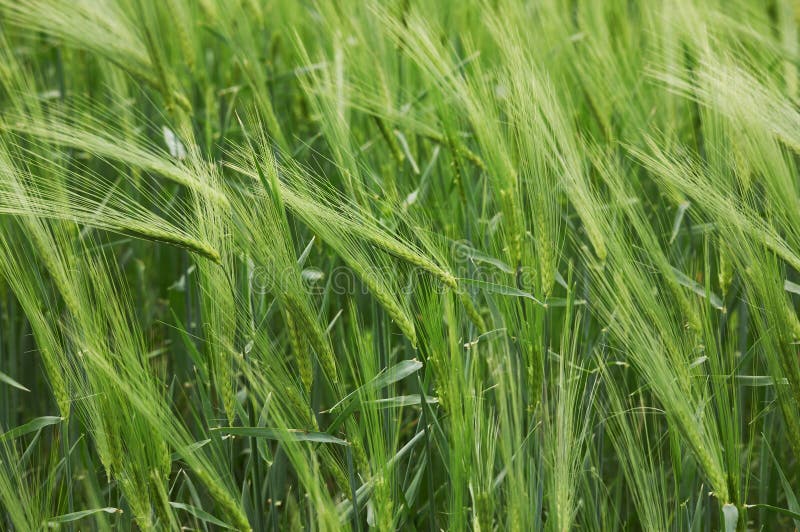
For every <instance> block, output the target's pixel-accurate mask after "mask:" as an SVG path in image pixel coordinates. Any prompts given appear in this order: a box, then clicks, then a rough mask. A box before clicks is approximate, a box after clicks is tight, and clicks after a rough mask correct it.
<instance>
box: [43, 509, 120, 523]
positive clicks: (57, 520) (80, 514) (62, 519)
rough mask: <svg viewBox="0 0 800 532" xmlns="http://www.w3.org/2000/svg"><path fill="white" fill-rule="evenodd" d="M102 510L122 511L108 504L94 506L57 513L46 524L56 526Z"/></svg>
mask: <svg viewBox="0 0 800 532" xmlns="http://www.w3.org/2000/svg"><path fill="white" fill-rule="evenodd" d="M103 512H105V513H107V514H115V513H122V510H120V509H119V508H112V507H110V506H108V507H106V508H94V509H92V510H80V511H78V512H72V513H68V514H63V515H59V516H58V517H53V518H51V519H49V520H48V521H47V524H48V525H49V526H57V525H60V524H63V523H71V522H73V521H77V520H79V519H83V518H84V517H89V516H91V515H95V514H99V513H103Z"/></svg>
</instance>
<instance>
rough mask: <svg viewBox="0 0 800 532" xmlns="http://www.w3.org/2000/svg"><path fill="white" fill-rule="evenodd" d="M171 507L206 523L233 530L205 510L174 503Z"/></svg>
mask: <svg viewBox="0 0 800 532" xmlns="http://www.w3.org/2000/svg"><path fill="white" fill-rule="evenodd" d="M169 505H170V506H172V507H173V508H177V509H178V510H183V511H185V512H188V513H190V514H192V515H193V516H195V517H196V518H198V519H200V520H201V521H204V522H206V523H210V524H212V525H217V526H219V527H222V528H225V529H227V530H233V527H232V526H231V525H229V524H228V523H226V522H224V521H220V520H219V519H217V518H216V517H214V516H213V515H211V514H210V513H208V512H206V511H205V510H201V509H200V508H196V507H194V506H191V505H189V504H183V503H182V502H172V501H170V503H169Z"/></svg>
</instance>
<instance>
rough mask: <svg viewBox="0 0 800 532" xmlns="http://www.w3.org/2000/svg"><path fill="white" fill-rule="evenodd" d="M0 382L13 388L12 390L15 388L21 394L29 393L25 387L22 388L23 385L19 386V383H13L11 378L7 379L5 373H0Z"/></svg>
mask: <svg viewBox="0 0 800 532" xmlns="http://www.w3.org/2000/svg"><path fill="white" fill-rule="evenodd" d="M0 382H4V383H6V384H8V385H9V386H13V387H14V388H17V389H18V390H22V391H23V392H29V391H30V390H29V389H27V388H26V387H24V386H23V385H21V384H20V383H18V382H17V381H15V380H14V379H12V378H11V377H9V376H8V375H6V374H5V373H3V372H2V371H0Z"/></svg>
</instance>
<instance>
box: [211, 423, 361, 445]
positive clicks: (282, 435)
mask: <svg viewBox="0 0 800 532" xmlns="http://www.w3.org/2000/svg"><path fill="white" fill-rule="evenodd" d="M211 430H212V431H219V432H223V433H225V434H230V435H233V436H247V437H250V438H266V439H268V440H276V441H309V442H314V443H334V444H336V445H350V444H349V443H348V442H346V441H345V440H342V439H341V438H337V437H336V436H331V435H330V434H326V433H324V432H311V431H307V430H301V429H287V430H280V429H270V428H266V427H219V428H214V429H211Z"/></svg>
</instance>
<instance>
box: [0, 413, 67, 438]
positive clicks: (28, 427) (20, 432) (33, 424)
mask: <svg viewBox="0 0 800 532" xmlns="http://www.w3.org/2000/svg"><path fill="white" fill-rule="evenodd" d="M63 420H64V418H63V417H60V416H42V417H37V418H36V419H34V420H32V421H28V422H27V423H25V424H24V425H20V426H19V427H15V428H13V429H11V430H9V431H7V432H5V433H3V434H2V435H0V441H6V440H13V439H14V438H19V437H20V436H24V435H25V434H30V433H31V432H36V431H37V430H39V429H42V428H44V427H48V426H50V425H56V424H58V423H61V422H62V421H63Z"/></svg>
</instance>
